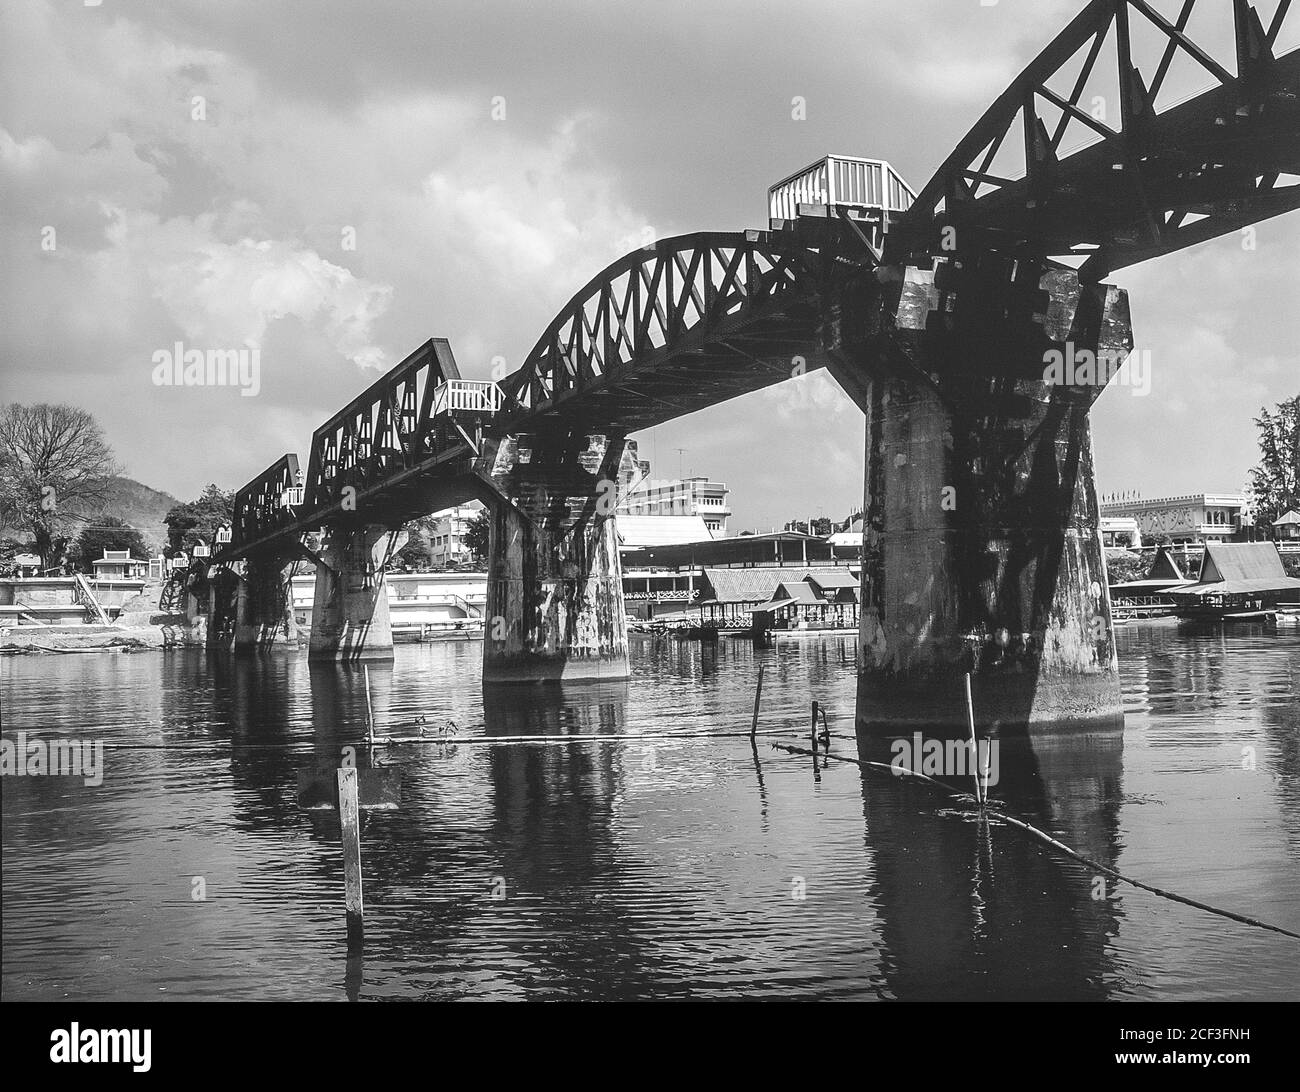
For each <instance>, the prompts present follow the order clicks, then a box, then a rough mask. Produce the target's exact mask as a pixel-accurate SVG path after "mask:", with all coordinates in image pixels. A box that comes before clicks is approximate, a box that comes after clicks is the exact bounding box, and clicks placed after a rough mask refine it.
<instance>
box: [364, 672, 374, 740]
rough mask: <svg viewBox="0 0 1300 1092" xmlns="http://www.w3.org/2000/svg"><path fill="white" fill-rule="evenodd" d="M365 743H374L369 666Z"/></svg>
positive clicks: (367, 673)
mask: <svg viewBox="0 0 1300 1092" xmlns="http://www.w3.org/2000/svg"><path fill="white" fill-rule="evenodd" d="M365 670H366V742H368V743H374V742H375V711H374V709H373V708H371V705H370V665H369V664H366V669H365Z"/></svg>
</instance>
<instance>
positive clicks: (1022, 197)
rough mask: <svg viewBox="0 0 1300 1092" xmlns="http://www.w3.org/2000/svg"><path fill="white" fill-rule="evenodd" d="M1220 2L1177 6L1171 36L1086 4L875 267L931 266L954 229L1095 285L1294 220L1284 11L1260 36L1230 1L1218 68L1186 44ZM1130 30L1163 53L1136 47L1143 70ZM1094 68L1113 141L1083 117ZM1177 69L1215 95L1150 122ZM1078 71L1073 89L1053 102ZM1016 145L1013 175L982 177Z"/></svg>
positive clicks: (993, 111)
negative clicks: (1196, 70) (1065, 149)
mask: <svg viewBox="0 0 1300 1092" xmlns="http://www.w3.org/2000/svg"><path fill="white" fill-rule="evenodd" d="M1221 2H1223V0H1181V6H1180V9H1179V13H1178V16H1177V18H1176V20H1174V21H1173V22H1171V21H1170V20H1169V19H1167V18H1166V17H1165V16H1164V15H1162V14H1161V13H1160V12H1159V11H1157V10H1156V9H1155V8H1154V7H1153V6H1152V4H1151V3H1150V2H1148V0H1093V2H1092V3H1090V4H1089V5H1088V6H1087V7H1086V8H1085V9H1084V10H1083V11H1082V12H1080V13H1079V15H1078V16H1077V17H1076V18H1075V19H1074V20H1073V21H1072V22H1071V23H1070V25H1069V26H1068V27H1066V29H1065V30H1064V31H1062V33H1061V34H1060V35H1058V36H1057V38H1056V39H1055V40H1054V41H1053V42H1052V43H1051V44H1050V45H1048V46H1047V48H1046V49H1044V50H1043V51H1042V53H1040V54H1039V56H1038V57H1037V58H1036V59H1035V60H1034V61H1033V62H1032V63H1031V64H1030V65H1029V66H1028V67H1027V68H1026V69H1025V70H1024V71H1023V72H1022V73H1021V74H1020V76H1019V77H1017V79H1016V80H1015V81H1014V82H1013V83H1012V84H1011V86H1010V87H1008V88H1007V90H1006V91H1005V92H1003V94H1002V95H1000V96H999V97H998V99H997V100H996V101H995V102H994V103H993V105H992V106H991V107H990V108H989V109H988V110H987V111H986V112H985V114H984V115H983V117H981V118H980V120H979V121H978V122H977V123H976V124H975V126H974V127H973V128H972V129H971V130H970V132H969V133H967V135H966V136H965V137H964V138H963V139H962V140H961V142H960V143H959V144H958V145H957V147H956V149H955V150H954V151H953V153H952V154H951V155H950V156H949V157H948V159H947V160H946V161H945V162H944V163H943V165H942V166H941V167H940V168H939V169H938V171H936V172H935V174H934V176H933V178H931V179H930V181H929V182H928V183H927V184H926V185H925V186H924V187H923V188H922V190H921V192H920V193H919V194H918V195H917V198H916V201H915V202H914V203H913V204H912V206H911V208H910V209H909V210H908V211H907V213H905V214H904V215H903V217H902V219H901V222H900V224H899V225H898V227H897V229H896V230H895V231H893V232H892V233H891V234H890V235H889V236H888V237H887V246H886V260H888V261H903V260H906V257H907V255H908V254H909V253H911V252H913V251H921V250H926V249H933V250H938V249H939V240H940V237H941V235H942V232H943V229H944V228H949V227H950V228H954V229H955V230H956V235H957V240H958V247H959V248H960V249H963V250H965V249H967V248H969V247H975V248H978V249H998V250H1004V251H1017V250H1022V251H1025V252H1028V253H1031V254H1036V255H1046V256H1057V257H1061V258H1064V259H1067V260H1068V259H1069V258H1076V259H1083V264H1082V266H1081V270H1080V271H1081V273H1082V274H1083V276H1084V277H1085V279H1088V280H1093V281H1096V280H1100V279H1101V278H1103V277H1105V276H1107V275H1109V274H1110V273H1112V272H1113V271H1115V270H1117V269H1121V268H1124V267H1125V266H1129V265H1133V264H1135V263H1137V262H1140V261H1145V260H1147V259H1148V258H1153V257H1157V256H1159V255H1163V254H1169V253H1172V252H1174V251H1177V250H1181V249H1183V248H1185V247H1188V246H1192V245H1194V244H1196V243H1199V242H1203V241H1205V240H1207V239H1212V238H1215V237H1217V236H1219V235H1223V234H1226V233H1228V232H1231V231H1235V230H1238V229H1240V228H1242V227H1245V226H1246V225H1248V224H1252V223H1255V222H1258V221H1260V220H1265V219H1268V218H1270V217H1273V216H1277V215H1280V214H1281V213H1284V212H1287V211H1289V210H1291V209H1294V208H1297V207H1300V185H1293V184H1285V185H1279V184H1278V181H1279V175H1281V174H1297V173H1300V97H1298V93H1300V50H1298V51H1293V52H1291V53H1289V54H1287V55H1286V56H1284V57H1281V58H1275V57H1274V56H1273V45H1274V43H1275V42H1276V41H1277V39H1278V35H1279V34H1280V32H1281V31H1282V29H1283V27H1284V25H1285V22H1286V19H1287V17H1288V14H1289V7H1290V4H1289V0H1287V2H1285V3H1282V4H1280V5H1279V6H1278V8H1277V10H1276V12H1275V13H1274V15H1273V17H1272V19H1271V21H1270V23H1269V25H1268V26H1267V27H1266V26H1265V25H1264V24H1263V22H1262V21H1261V19H1260V17H1259V15H1258V13H1257V11H1256V10H1255V8H1254V7H1253V6H1251V5H1250V4H1249V3H1248V2H1247V0H1231V2H1232V11H1233V31H1234V33H1233V38H1234V41H1233V42H1232V43H1230V44H1229V45H1230V46H1231V47H1233V49H1234V53H1235V56H1233V57H1228V56H1223V53H1224V52H1226V50H1225V49H1223V48H1222V44H1221V43H1215V44H1216V45H1218V46H1220V48H1219V49H1218V50H1217V52H1218V53H1219V54H1220V55H1219V56H1217V57H1216V56H1215V53H1216V49H1215V48H1212V47H1211V46H1209V45H1207V44H1206V43H1205V42H1204V41H1197V40H1196V39H1195V38H1194V37H1193V35H1191V34H1190V33H1189V32H1188V25H1189V22H1190V21H1191V19H1192V17H1193V16H1194V14H1195V13H1196V11H1197V5H1198V3H1202V4H1206V3H1221ZM1138 21H1140V24H1141V26H1142V27H1143V28H1144V29H1151V30H1153V31H1154V38H1155V39H1156V40H1157V42H1158V45H1157V46H1156V47H1150V43H1149V42H1148V43H1146V44H1147V46H1148V47H1150V52H1149V53H1147V54H1146V55H1140V53H1141V51H1140V50H1139V48H1138V46H1137V44H1136V43H1135V42H1134V27H1135V26H1137V25H1138ZM1110 47H1113V51H1112V49H1111V48H1110ZM1103 53H1105V54H1108V55H1111V56H1108V58H1107V59H1108V60H1109V59H1112V57H1113V60H1114V62H1115V65H1116V72H1115V76H1116V79H1117V86H1118V94H1119V99H1120V101H1119V103H1118V106H1119V119H1118V125H1117V126H1116V125H1114V124H1110V123H1108V122H1106V121H1102V120H1100V119H1099V118H1097V117H1095V116H1093V114H1092V113H1091V112H1089V111H1088V110H1087V109H1085V96H1086V95H1087V94H1088V92H1089V90H1090V85H1091V83H1092V80H1093V78H1094V76H1095V75H1096V73H1097V69H1098V66H1099V65H1100V63H1101V60H1102V57H1103ZM1180 57H1181V58H1188V59H1190V60H1191V61H1192V62H1194V63H1195V64H1196V65H1198V66H1199V67H1200V68H1201V70H1202V71H1203V72H1205V73H1206V74H1207V76H1208V77H1209V78H1212V79H1213V81H1214V86H1212V87H1211V88H1210V89H1209V90H1207V91H1205V92H1203V93H1201V94H1198V95H1196V96H1195V97H1194V98H1192V99H1190V100H1188V101H1186V102H1183V103H1180V104H1178V105H1175V106H1172V107H1170V108H1168V109H1166V110H1164V111H1163V112H1159V113H1157V112H1156V101H1157V97H1158V96H1159V94H1160V93H1161V90H1162V88H1163V87H1164V85H1165V82H1166V80H1167V78H1168V76H1169V73H1170V68H1171V65H1172V64H1173V63H1174V62H1175V60H1176V59H1178V58H1180ZM1076 58H1081V59H1082V65H1081V67H1080V69H1079V72H1078V74H1077V76H1076V77H1075V79H1074V81H1073V84H1072V85H1071V86H1070V87H1068V88H1065V86H1064V85H1062V84H1058V89H1054V88H1053V87H1052V86H1051V84H1052V83H1053V81H1054V80H1059V79H1061V78H1062V77H1063V74H1064V73H1066V72H1068V71H1069V69H1070V66H1071V65H1072V64H1073V62H1074V60H1075V59H1076ZM1143 66H1145V70H1146V72H1147V73H1149V74H1150V80H1149V82H1148V80H1147V79H1146V78H1144V76H1143V74H1142V71H1143ZM1233 68H1235V69H1236V71H1235V74H1234V72H1233V71H1232V69H1233ZM1085 130H1086V131H1087V132H1088V133H1089V134H1090V135H1091V137H1092V138H1093V139H1095V140H1096V143H1093V144H1091V145H1090V146H1088V147H1086V148H1084V149H1082V150H1081V151H1078V152H1076V153H1075V154H1073V155H1068V156H1065V157H1064V158H1062V157H1061V156H1062V146H1063V141H1064V140H1065V138H1066V135H1067V133H1069V134H1073V133H1077V132H1080V131H1085ZM1008 138H1010V139H1011V141H1012V142H1013V144H1008V143H1007V142H1008ZM1016 141H1018V142H1019V147H1018V148H1016V151H1017V153H1018V154H1019V155H1020V156H1021V157H1022V158H1021V160H1020V162H1022V163H1023V168H1022V169H1023V172H1024V173H1023V175H1022V176H1021V177H1019V178H1014V179H1013V178H1008V177H1005V176H1000V175H996V174H994V173H992V170H991V169H992V166H993V164H994V163H995V160H996V159H997V157H998V156H999V153H1000V152H1002V151H1003V149H1004V148H1010V147H1013V146H1014V142H1016ZM949 249H951V248H949Z"/></svg>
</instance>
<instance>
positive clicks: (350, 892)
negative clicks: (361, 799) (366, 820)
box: [339, 766, 365, 952]
mask: <svg viewBox="0 0 1300 1092" xmlns="http://www.w3.org/2000/svg"><path fill="white" fill-rule="evenodd" d="M339 822H340V824H341V826H342V828H343V883H344V894H345V902H346V906H347V915H348V951H349V952H357V951H360V950H361V945H362V943H363V941H364V936H365V924H364V921H365V909H364V906H363V904H362V901H361V811H360V808H359V807H358V801H357V768H356V767H355V766H344V767H342V768H341V769H340V770H339Z"/></svg>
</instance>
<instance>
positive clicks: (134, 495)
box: [87, 477, 180, 549]
mask: <svg viewBox="0 0 1300 1092" xmlns="http://www.w3.org/2000/svg"><path fill="white" fill-rule="evenodd" d="M177 504H180V501H178V500H177V499H176V498H175V497H173V496H172V495H171V494H170V493H164V492H162V491H161V490H158V489H150V488H149V487H148V486H147V485H142V484H141V483H140V482H138V481H136V480H135V479H134V478H122V477H116V478H114V479H113V480H112V481H111V482H110V484H109V491H108V499H107V500H106V501H105V502H104V504H103V505H102V506H101V507H100V509H99V511H98V514H99V515H104V516H116V517H117V518H118V519H120V520H123V521H125V522H126V523H129V524H130V525H131V526H132V527H134V528H135V529H136V530H137V531H139V532H140V534H142V535H143V536H144V540H145V541H146V542H147V543H149V545H150V546H153V547H155V548H159V549H160V548H162V547H163V546H165V545H166V543H167V525H166V524H165V523H163V517H164V516H165V515H167V513H168V512H170V511H171V509H172V507H173V506H174V505H177ZM87 514H88V515H90V514H91V513H87Z"/></svg>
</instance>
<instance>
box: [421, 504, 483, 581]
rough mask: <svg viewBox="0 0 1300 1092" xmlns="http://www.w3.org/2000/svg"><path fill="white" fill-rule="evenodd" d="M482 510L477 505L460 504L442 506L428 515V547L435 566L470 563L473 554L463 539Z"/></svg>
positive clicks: (443, 566)
mask: <svg viewBox="0 0 1300 1092" xmlns="http://www.w3.org/2000/svg"><path fill="white" fill-rule="evenodd" d="M482 510H483V509H482V507H481V506H479V505H461V506H458V507H456V508H444V509H443V510H442V511H441V512H434V513H433V515H432V516H430V517H429V531H428V535H429V549H430V550H431V551H432V553H433V564H434V566H435V567H436V568H448V567H452V566H460V565H468V564H470V563H472V561H473V559H474V558H473V554H472V552H471V551H470V548H469V547H468V546H467V545H466V544H465V539H466V536H467V535H468V534H469V525H470V524H471V523H472V522H473V521H474V520H475V519H477V518H478V514H479V513H480V512H481V511H482Z"/></svg>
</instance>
